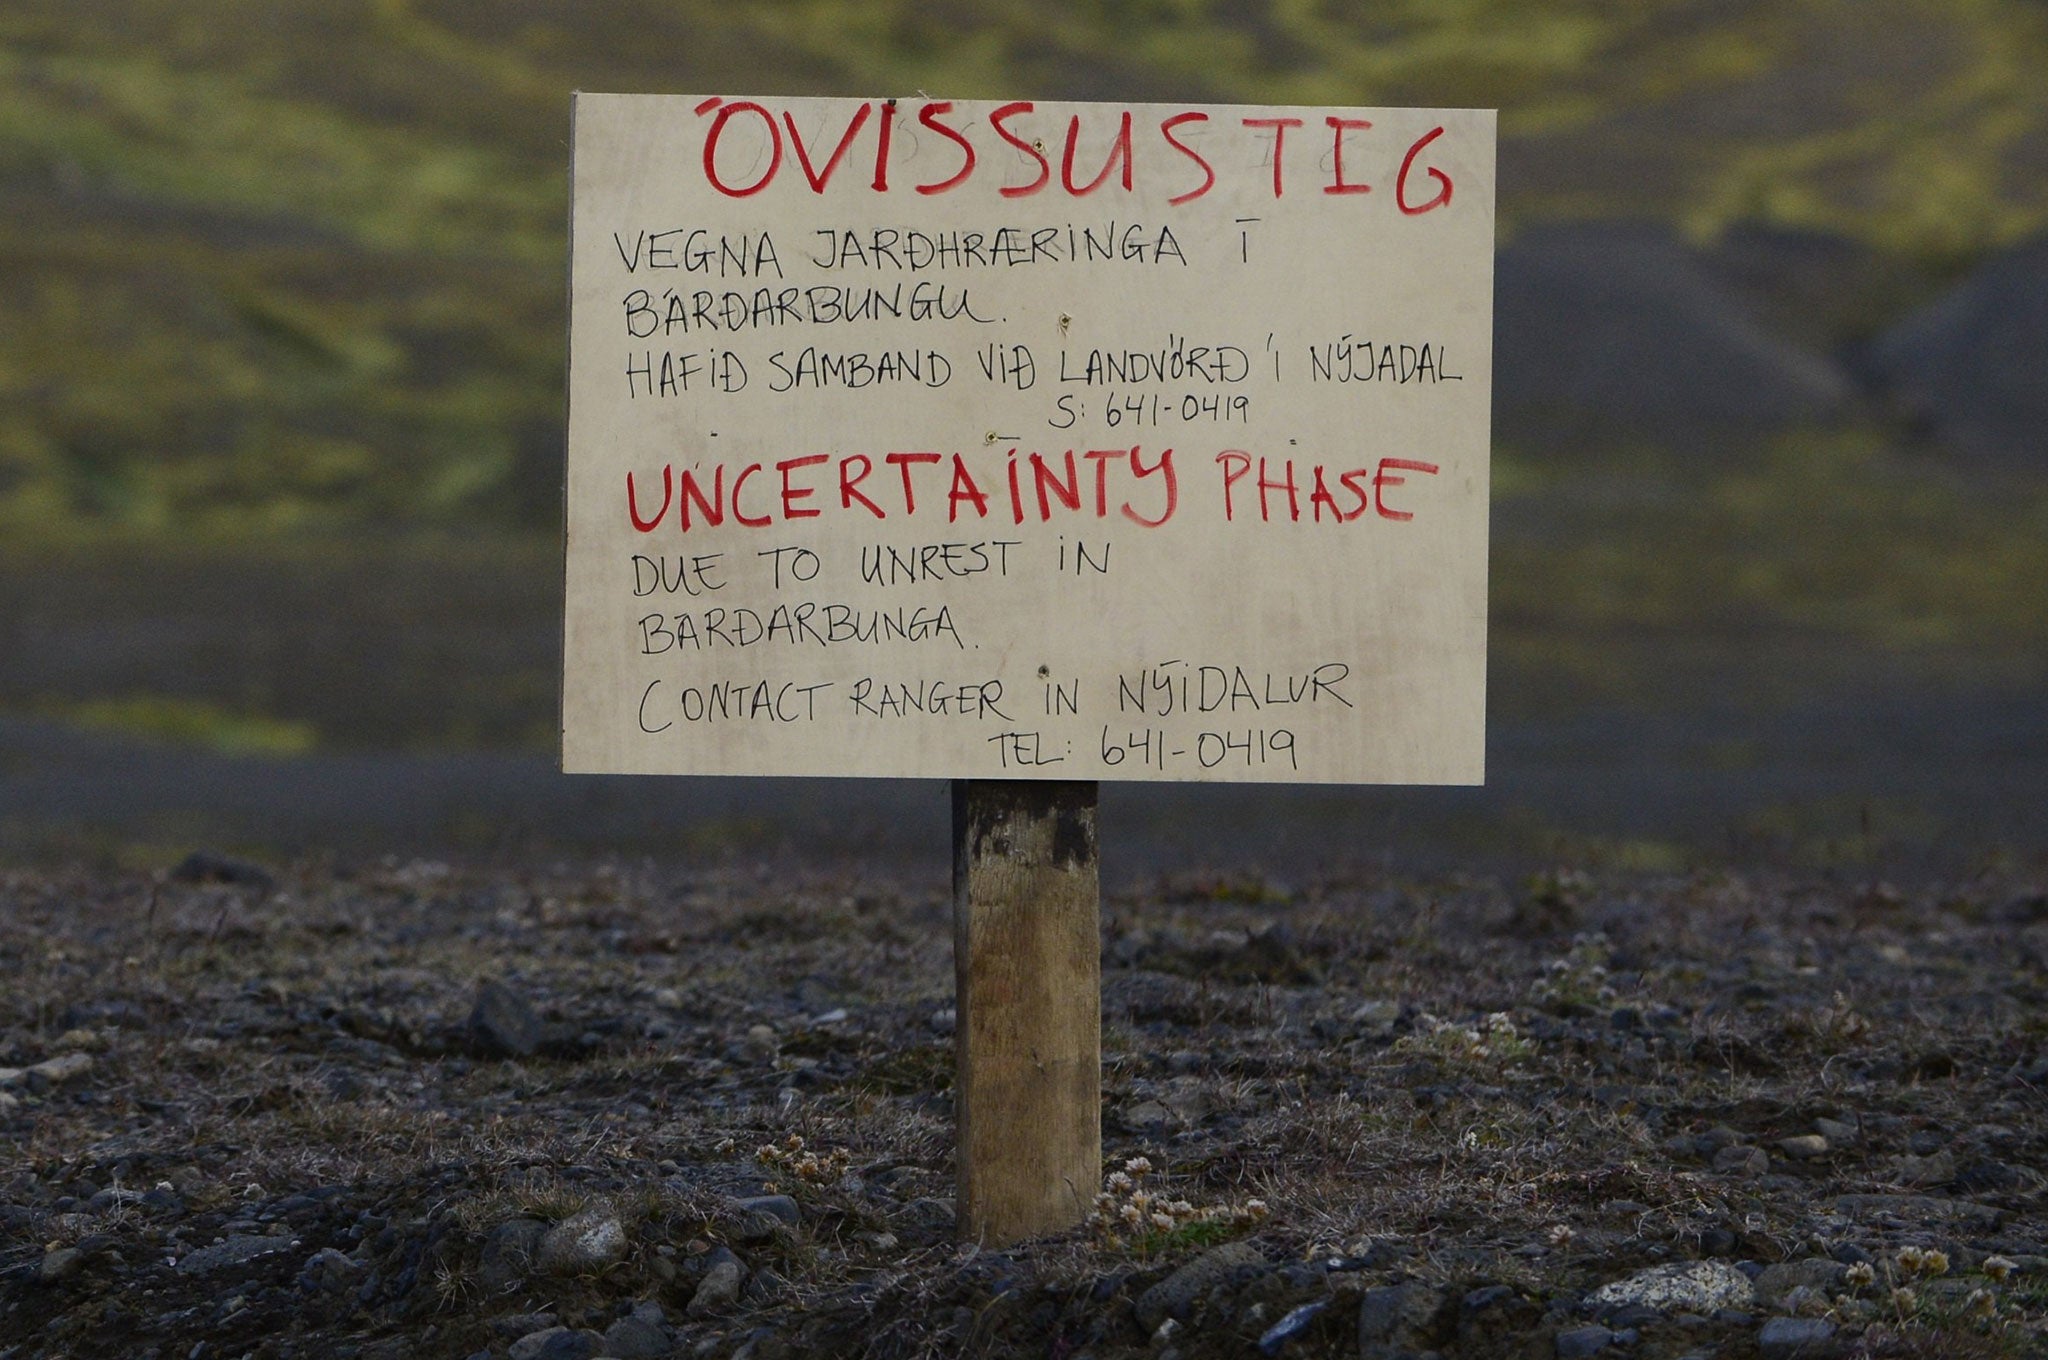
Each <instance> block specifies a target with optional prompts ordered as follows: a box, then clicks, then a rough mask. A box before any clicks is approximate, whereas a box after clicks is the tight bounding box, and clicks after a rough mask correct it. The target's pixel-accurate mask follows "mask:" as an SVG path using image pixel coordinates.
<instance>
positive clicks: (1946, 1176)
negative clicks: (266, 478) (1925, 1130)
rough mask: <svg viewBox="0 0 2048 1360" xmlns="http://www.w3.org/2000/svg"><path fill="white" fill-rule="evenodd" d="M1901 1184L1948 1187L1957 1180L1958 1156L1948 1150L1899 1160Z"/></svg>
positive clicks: (1944, 1149)
mask: <svg viewBox="0 0 2048 1360" xmlns="http://www.w3.org/2000/svg"><path fill="white" fill-rule="evenodd" d="M1898 1178H1899V1184H1901V1185H1911V1186H1917V1187H1923V1188H1925V1187H1934V1186H1942V1185H1947V1184H1949V1183H1950V1182H1951V1181H1953V1180H1955V1178H1956V1156H1955V1154H1954V1153H1953V1152H1950V1151H1949V1150H1948V1149H1947V1148H1943V1149H1942V1150H1941V1151H1940V1152H1937V1153H1934V1154H1932V1155H1931V1156H1926V1157H1913V1156H1906V1157H1901V1158H1899V1171H1898Z"/></svg>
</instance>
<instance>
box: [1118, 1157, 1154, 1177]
mask: <svg viewBox="0 0 2048 1360" xmlns="http://www.w3.org/2000/svg"><path fill="white" fill-rule="evenodd" d="M1151 1169H1152V1163H1151V1162H1150V1161H1149V1160H1147V1159H1146V1158H1144V1157H1133V1158H1131V1159H1130V1160H1129V1161H1127V1162H1125V1163H1124V1170H1126V1171H1128V1172H1130V1173H1131V1174H1132V1175H1133V1176H1142V1175H1144V1174H1145V1173H1146V1172H1148V1171H1150V1170H1151Z"/></svg>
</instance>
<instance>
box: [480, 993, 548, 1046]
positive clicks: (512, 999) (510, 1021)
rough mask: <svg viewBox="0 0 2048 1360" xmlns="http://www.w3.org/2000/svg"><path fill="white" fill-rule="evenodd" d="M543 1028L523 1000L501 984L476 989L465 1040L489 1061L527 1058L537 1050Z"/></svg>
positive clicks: (543, 1034) (543, 1025)
mask: <svg viewBox="0 0 2048 1360" xmlns="http://www.w3.org/2000/svg"><path fill="white" fill-rule="evenodd" d="M546 1035H547V1026H546V1025H545V1024H543V1023H542V1022H541V1018H540V1016H538V1015H537V1014H535V1013H534V1009H533V1007H532V1006H530V1005H528V1004H527V1002H526V998H525V997H523V996H521V995H519V993H517V992H515V991H513V990H512V989H511V988H510V987H507V986H506V985H505V984H504V983H502V982H486V983H485V984H484V985H483V986H481V987H479V988H477V992H476V1004H475V1005H474V1006H472V1007H471V1008H470V1012H469V1038H470V1042H471V1043H472V1044H474V1045H475V1046H476V1048H477V1049H478V1051H480V1052H481V1053H483V1054H484V1055H485V1056H486V1057H493V1058H530V1057H532V1056H533V1055H534V1054H535V1053H538V1052H539V1051H540V1046H541V1041H542V1040H543V1039H544V1038H545V1037H546Z"/></svg>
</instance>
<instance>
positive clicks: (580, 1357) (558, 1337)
mask: <svg viewBox="0 0 2048 1360" xmlns="http://www.w3.org/2000/svg"><path fill="white" fill-rule="evenodd" d="M603 1345H604V1338H603V1337H601V1336H599V1335H598V1334H597V1333H596V1332H589V1331H583V1330H581V1329H579V1328H573V1327H550V1328H548V1329H547V1330H546V1331H541V1332H531V1333H528V1334H527V1335H525V1336H522V1337H520V1338H519V1339H518V1340H517V1341H515V1342H513V1343H512V1348H511V1350H510V1351H509V1352H507V1354H508V1355H509V1356H510V1357H511V1360H591V1357H593V1356H595V1355H597V1354H598V1352H599V1351H600V1349H601V1348H602V1347H603Z"/></svg>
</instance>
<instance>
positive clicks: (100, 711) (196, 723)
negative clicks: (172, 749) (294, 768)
mask: <svg viewBox="0 0 2048 1360" xmlns="http://www.w3.org/2000/svg"><path fill="white" fill-rule="evenodd" d="M38 707H39V709H40V710H41V711H42V712H43V713H44V714H45V715H47V716H50V717H55V718H59V719H61V720H63V721H65V722H69V723H72V724H74V725H76V726H79V727H83V728H88V729H92V730H95V731H104V732H119V733H123V734H125V735H129V736H139V737H149V738H152V739H154V740H157V741H169V742H176V743H178V744H180V745H185V746H203V747H206V748H208V749H210V750H215V751H221V752H225V753H228V754H231V755H274V756H276V755H302V754H304V753H305V752H307V751H310V750H312V749H313V748H314V747H315V746H316V745H318V743H319V734H318V733H317V732H315V731H314V729H313V726H312V724H310V723H303V722H288V721H285V720H283V719H279V718H270V717H265V716H262V715H260V714H252V713H234V712H229V711H228V710H226V709H223V708H220V707H218V706H216V705H214V704H209V703H204V702H202V701H200V700H196V699H178V698H172V697H170V696H168V695H160V694H137V695H131V696H129V697H127V698H123V699H86V700H82V701H72V702H58V701H54V700H53V701H48V702H45V703H43V704H40V705H38Z"/></svg>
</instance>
